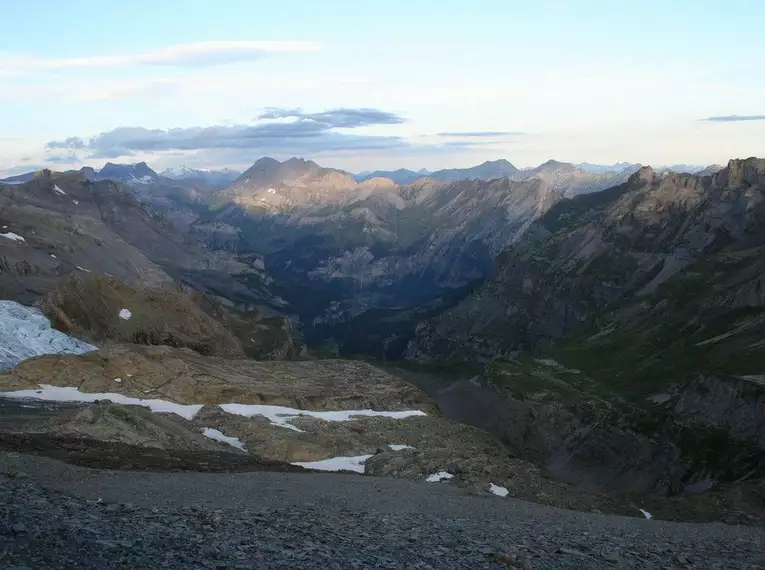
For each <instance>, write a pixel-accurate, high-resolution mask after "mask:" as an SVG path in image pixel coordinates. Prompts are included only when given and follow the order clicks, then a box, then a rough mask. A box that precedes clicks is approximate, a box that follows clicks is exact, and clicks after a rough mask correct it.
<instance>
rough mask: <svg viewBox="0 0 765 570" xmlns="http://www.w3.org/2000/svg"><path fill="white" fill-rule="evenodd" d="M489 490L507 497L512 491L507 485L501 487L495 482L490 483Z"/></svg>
mask: <svg viewBox="0 0 765 570" xmlns="http://www.w3.org/2000/svg"><path fill="white" fill-rule="evenodd" d="M489 492H490V493H494V494H495V495H497V496H498V497H507V495H508V494H509V493H510V491H508V490H507V489H506V488H505V487H500V486H499V485H495V484H494V483H490V484H489Z"/></svg>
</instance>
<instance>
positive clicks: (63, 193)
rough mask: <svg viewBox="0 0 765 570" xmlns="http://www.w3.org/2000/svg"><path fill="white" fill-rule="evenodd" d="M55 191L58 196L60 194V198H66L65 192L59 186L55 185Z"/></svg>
mask: <svg viewBox="0 0 765 570" xmlns="http://www.w3.org/2000/svg"><path fill="white" fill-rule="evenodd" d="M53 190H54V191H55V192H56V194H59V195H60V196H66V192H64V191H63V190H62V189H61V188H59V187H58V184H54V185H53Z"/></svg>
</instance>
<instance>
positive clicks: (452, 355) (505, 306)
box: [408, 159, 765, 490]
mask: <svg viewBox="0 0 765 570" xmlns="http://www.w3.org/2000/svg"><path fill="white" fill-rule="evenodd" d="M764 198H765V161H763V160H760V159H747V160H734V161H731V162H730V163H729V164H728V166H727V167H726V168H725V169H723V170H722V171H720V172H718V173H717V174H715V175H712V176H703V177H700V176H694V175H688V174H675V173H668V174H664V175H657V174H656V173H655V172H653V171H652V170H651V169H650V168H643V169H641V170H640V171H639V172H638V173H636V174H634V175H633V176H632V177H631V178H630V180H629V181H628V182H627V183H626V184H624V185H622V186H618V187H615V188H612V189H610V190H606V191H604V192H601V193H599V194H592V195H587V196H582V197H579V198H576V199H574V200H570V201H563V202H560V203H558V204H556V205H555V206H553V207H552V208H551V209H550V211H549V212H548V213H547V214H546V215H545V216H543V217H542V218H541V219H540V220H539V221H538V223H537V224H535V226H534V227H533V228H531V229H530V230H529V231H528V232H527V234H526V238H525V240H524V241H523V243H521V244H519V245H518V246H517V247H515V248H513V249H511V250H508V251H507V252H505V253H504V254H503V255H502V256H501V257H500V259H499V260H498V263H497V266H496V269H495V271H494V274H493V275H492V277H491V278H490V279H489V280H487V282H486V283H485V284H483V285H482V286H481V287H479V288H477V289H476V290H475V291H474V292H473V293H472V294H471V295H469V296H468V297H467V298H466V299H465V300H464V301H462V302H461V303H458V304H457V305H456V306H454V307H453V308H451V309H448V310H447V311H445V312H444V313H442V314H441V315H439V316H437V317H435V318H433V319H431V320H429V321H427V322H424V323H422V324H421V325H420V326H419V327H418V331H417V336H416V339H415V340H414V341H413V342H412V343H411V344H410V346H409V348H408V354H409V356H410V357H411V358H415V359H421V360H429V359H457V360H479V361H480V360H484V361H485V360H488V359H496V358H497V357H506V358H509V359H510V360H507V361H504V362H503V361H499V362H498V363H497V364H496V366H498V367H499V369H501V370H504V371H505V372H507V373H506V374H505V373H502V374H499V378H500V379H501V382H500V383H504V384H505V385H507V386H509V389H514V388H515V389H517V390H518V393H520V395H521V396H522V397H523V398H524V399H526V400H531V401H532V402H534V403H533V404H532V407H533V408H535V411H534V416H535V417H539V416H540V415H545V414H548V415H549V413H553V416H552V417H551V418H550V419H549V422H550V423H552V424H555V423H556V422H560V421H561V419H562V418H564V417H566V415H568V414H572V415H573V417H574V418H576V420H573V419H568V420H566V422H565V423H566V424H567V425H570V426H574V425H580V426H581V430H582V433H588V434H590V435H588V436H587V441H588V445H589V444H591V443H592V442H594V441H600V442H601V443H608V442H609V440H610V443H608V444H607V445H605V446H604V447H603V448H602V452H600V453H599V455H604V456H611V457H614V456H616V457H620V456H629V455H633V456H634V457H644V458H645V464H646V465H652V466H656V465H664V467H663V468H662V469H665V470H666V471H665V472H664V473H663V474H661V473H658V472H655V473H654V474H653V475H646V476H645V478H643V476H640V477H637V479H638V480H642V481H643V482H644V483H645V484H647V485H654V486H656V488H657V489H670V490H679V489H684V488H688V489H696V488H699V487H700V486H701V487H703V486H709V485H711V484H714V483H715V482H719V481H732V480H737V479H738V478H740V477H743V476H747V477H751V476H763V475H765V473H763V471H762V466H763V465H765V463H763V457H765V447H764V446H763V440H762V435H761V433H762V429H763V421H762V411H761V409H762V401H763V400H762V399H763V390H764V389H765V386H763V383H762V381H761V374H762V366H763V363H765V352H763V349H762V343H761V337H762V334H763V333H764V332H765V328H764V327H765V318H764V315H765V313H764V312H763V299H764V298H765V297H763V295H761V294H760V291H761V281H762V274H763V273H764V272H765V265H763V260H764V259H765V255H763V252H764V251H765V233H763V232H762V227H763V216H764V215H765V207H764V206H763V204H764V203H765V200H764ZM523 350H533V351H534V352H535V353H536V355H537V357H538V358H543V359H551V360H552V361H553V362H556V363H558V365H559V366H560V367H561V370H562V371H561V370H559V371H557V372H556V370H555V369H551V370H548V371H547V372H546V373H545V374H540V373H539V371H538V368H539V366H536V365H534V366H528V367H527V366H524V365H522V363H523V358H525V357H519V356H518V355H519V353H521V351H523ZM508 370H510V372H508ZM565 370H575V371H577V374H578V375H579V376H578V377H577V376H576V375H573V376H572V375H571V374H567V373H565ZM495 376H496V375H495ZM572 378H573V380H572ZM496 381H498V380H497V378H496V377H493V380H492V383H496ZM572 385H573V387H575V388H576V389H575V390H573V391H572V390H571V389H570V388H571V387H572ZM556 386H557V388H558V389H556ZM567 387H568V388H567ZM577 392H581V394H584V396H578V397H576V398H574V397H573V396H572V395H571V394H576V393H577ZM535 394H547V395H548V396H549V395H551V399H552V402H553V404H552V407H550V405H548V404H545V406H547V410H548V411H544V410H543V409H540V408H539V405H540V404H539V402H536V401H535V398H536V396H535ZM581 401H590V402H597V401H602V404H601V405H599V406H597V407H596V410H597V413H595V411H593V410H591V409H590V410H588V409H587V408H586V407H582V405H581V404H580V402H581ZM561 409H562V410H564V411H560V410H561ZM555 418H558V419H555ZM500 423H502V422H500ZM508 429H509V428H508ZM523 429H526V427H524V428H523ZM510 431H512V432H513V433H516V431H515V430H512V429H511V430H510ZM618 431H621V433H622V436H619V438H621V441H620V439H618V438H616V434H617V432H618ZM520 433H524V432H523V430H521V431H520ZM576 441H577V438H576V437H575V438H574V439H572V440H571V441H569V442H568V443H565V444H564V445H562V447H561V450H562V451H564V452H565V450H566V449H570V450H574V449H576V450H577V453H581V452H582V450H583V449H586V448H583V447H581V446H579V445H578V444H574V442H576ZM641 442H642V443H641ZM598 445H600V444H598ZM543 449H547V451H546V452H545V453H543V455H544V459H543V460H544V461H547V462H549V466H550V468H554V466H555V462H556V459H555V457H556V456H558V452H554V451H553V450H552V449H551V448H550V447H549V444H545V446H543ZM594 449H595V448H593V450H594ZM606 450H609V451H606ZM619 450H621V451H619ZM641 450H642V451H641ZM597 455H598V454H594V455H592V457H591V458H590V459H587V460H585V461H584V463H583V465H585V464H586V463H588V462H589V463H591V464H593V465H594V462H593V461H592V460H593V459H594V458H596V457H597ZM616 463H617V464H618V463H619V461H617V462H616ZM570 468H571V465H570V462H569V464H568V465H567V466H560V465H559V471H558V472H559V473H561V474H565V473H566V472H567V471H568V470H570ZM630 469H632V468H630ZM586 472H587V469H585V470H584V473H586ZM596 473H598V469H596V470H594V471H590V472H589V475H584V476H582V475H575V474H573V473H570V476H571V477H570V478H572V479H576V478H587V477H590V476H591V477H595V479H597V475H596Z"/></svg>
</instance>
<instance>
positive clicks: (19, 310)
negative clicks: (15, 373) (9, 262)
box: [0, 301, 97, 370]
mask: <svg viewBox="0 0 765 570" xmlns="http://www.w3.org/2000/svg"><path fill="white" fill-rule="evenodd" d="M91 350H97V348H96V347H95V346H92V345H90V344H88V343H86V342H83V341H81V340H77V339H76V338H72V337H70V336H69V335H67V334H64V333H62V332H59V331H57V330H56V329H54V328H52V327H51V326H50V322H49V321H48V319H46V318H45V315H43V314H42V313H41V312H40V311H39V310H38V309H35V308H33V307H25V306H24V305H20V304H19V303H16V302H15V301H0V370H7V369H8V368H13V367H14V366H16V365H17V364H18V363H19V362H21V361H22V360H26V359H27V358H32V357H33V356H40V355H42V354H83V353H85V352H90V351H91Z"/></svg>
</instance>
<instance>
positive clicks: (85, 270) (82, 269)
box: [77, 265, 90, 273]
mask: <svg viewBox="0 0 765 570" xmlns="http://www.w3.org/2000/svg"><path fill="white" fill-rule="evenodd" d="M77 269H79V270H80V271H84V272H85V273H90V269H85V268H84V267H80V266H79V265H78V266H77Z"/></svg>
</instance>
